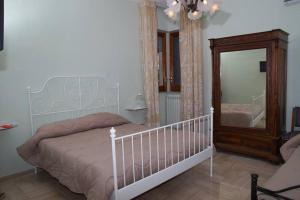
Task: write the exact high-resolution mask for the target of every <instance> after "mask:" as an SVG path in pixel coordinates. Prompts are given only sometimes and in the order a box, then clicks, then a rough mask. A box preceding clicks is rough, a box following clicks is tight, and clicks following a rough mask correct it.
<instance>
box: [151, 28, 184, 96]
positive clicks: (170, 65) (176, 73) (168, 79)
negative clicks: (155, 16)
mask: <svg viewBox="0 0 300 200" xmlns="http://www.w3.org/2000/svg"><path fill="white" fill-rule="evenodd" d="M157 52H158V56H159V75H158V76H159V77H158V80H159V91H160V92H169V91H171V92H180V87H181V86H180V85H181V76H180V53H179V32H178V31H175V32H162V31H158V34H157Z"/></svg>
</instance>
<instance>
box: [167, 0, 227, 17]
mask: <svg viewBox="0 0 300 200" xmlns="http://www.w3.org/2000/svg"><path fill="white" fill-rule="evenodd" d="M220 1H221V0H167V7H168V8H167V9H165V13H166V15H168V17H170V18H172V19H174V20H175V19H176V18H177V15H178V13H179V12H180V9H181V7H183V8H184V9H185V10H186V11H187V13H188V18H189V19H190V20H197V19H200V18H201V17H202V16H204V15H207V14H209V15H213V14H214V13H215V12H216V11H218V10H219V9H220Z"/></svg>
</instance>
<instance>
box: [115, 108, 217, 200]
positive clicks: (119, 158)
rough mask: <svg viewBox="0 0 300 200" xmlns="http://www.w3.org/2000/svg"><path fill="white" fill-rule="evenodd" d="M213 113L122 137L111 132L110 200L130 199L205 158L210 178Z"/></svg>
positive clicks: (211, 169)
mask: <svg viewBox="0 0 300 200" xmlns="http://www.w3.org/2000/svg"><path fill="white" fill-rule="evenodd" d="M213 112H214V110H213V108H211V111H210V114H208V115H205V116H201V117H198V118H195V119H191V120H186V121H182V122H178V123H174V124H170V125H167V126H163V127H158V128H155V129H150V130H146V131H142V132H139V133H134V134H131V135H125V136H121V137H116V130H115V129H114V128H112V129H111V130H110V133H111V135H110V137H111V143H112V161H113V163H112V164H113V182H114V192H113V194H112V197H111V199H122V200H123V199H132V198H134V197H136V196H138V195H140V194H142V193H144V192H146V191H148V190H150V189H152V188H154V187H156V186H158V185H160V184H162V183H164V182H165V181H167V180H169V179H171V178H173V177H175V176H177V175H179V174H181V173H183V172H185V171H186V170H188V169H190V168H192V167H193V166H195V165H197V164H199V163H201V162H202V161H204V160H207V159H208V158H210V176H212V175H213ZM129 147H130V148H129ZM126 149H130V154H129V155H128V154H126V153H124V152H125V151H126ZM126 156H127V157H126ZM128 156H129V157H128ZM128 162H130V166H132V167H131V168H128V167H127V166H128ZM126 163H127V165H126Z"/></svg>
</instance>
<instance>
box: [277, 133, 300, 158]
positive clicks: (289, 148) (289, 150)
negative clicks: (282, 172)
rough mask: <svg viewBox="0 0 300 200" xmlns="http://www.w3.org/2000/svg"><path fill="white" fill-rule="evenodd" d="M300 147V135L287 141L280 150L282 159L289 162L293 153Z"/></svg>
mask: <svg viewBox="0 0 300 200" xmlns="http://www.w3.org/2000/svg"><path fill="white" fill-rule="evenodd" d="M299 146H300V134H299V135H296V136H294V137H293V138H291V139H290V140H289V141H287V142H286V143H285V144H284V145H283V146H282V147H281V149H280V153H281V155H282V158H283V159H284V160H285V161H287V160H288V159H289V158H290V157H291V155H292V154H293V152H294V151H295V150H296V149H297V148H298V147H299Z"/></svg>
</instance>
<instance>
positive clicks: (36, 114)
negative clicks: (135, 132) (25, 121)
mask: <svg viewBox="0 0 300 200" xmlns="http://www.w3.org/2000/svg"><path fill="white" fill-rule="evenodd" d="M27 93H28V103H29V111H30V123H31V131H32V135H33V134H34V133H35V131H36V129H37V128H38V127H40V126H41V125H43V124H46V123H50V122H54V121H59V120H64V119H70V118H76V117H80V116H83V115H87V114H91V113H96V112H112V113H119V111H120V98H119V83H111V82H109V81H108V80H107V79H106V78H105V77H101V76H56V77H52V78H49V79H48V80H47V81H46V82H45V83H44V85H43V87H42V89H41V90H38V91H32V90H31V87H27Z"/></svg>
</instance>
